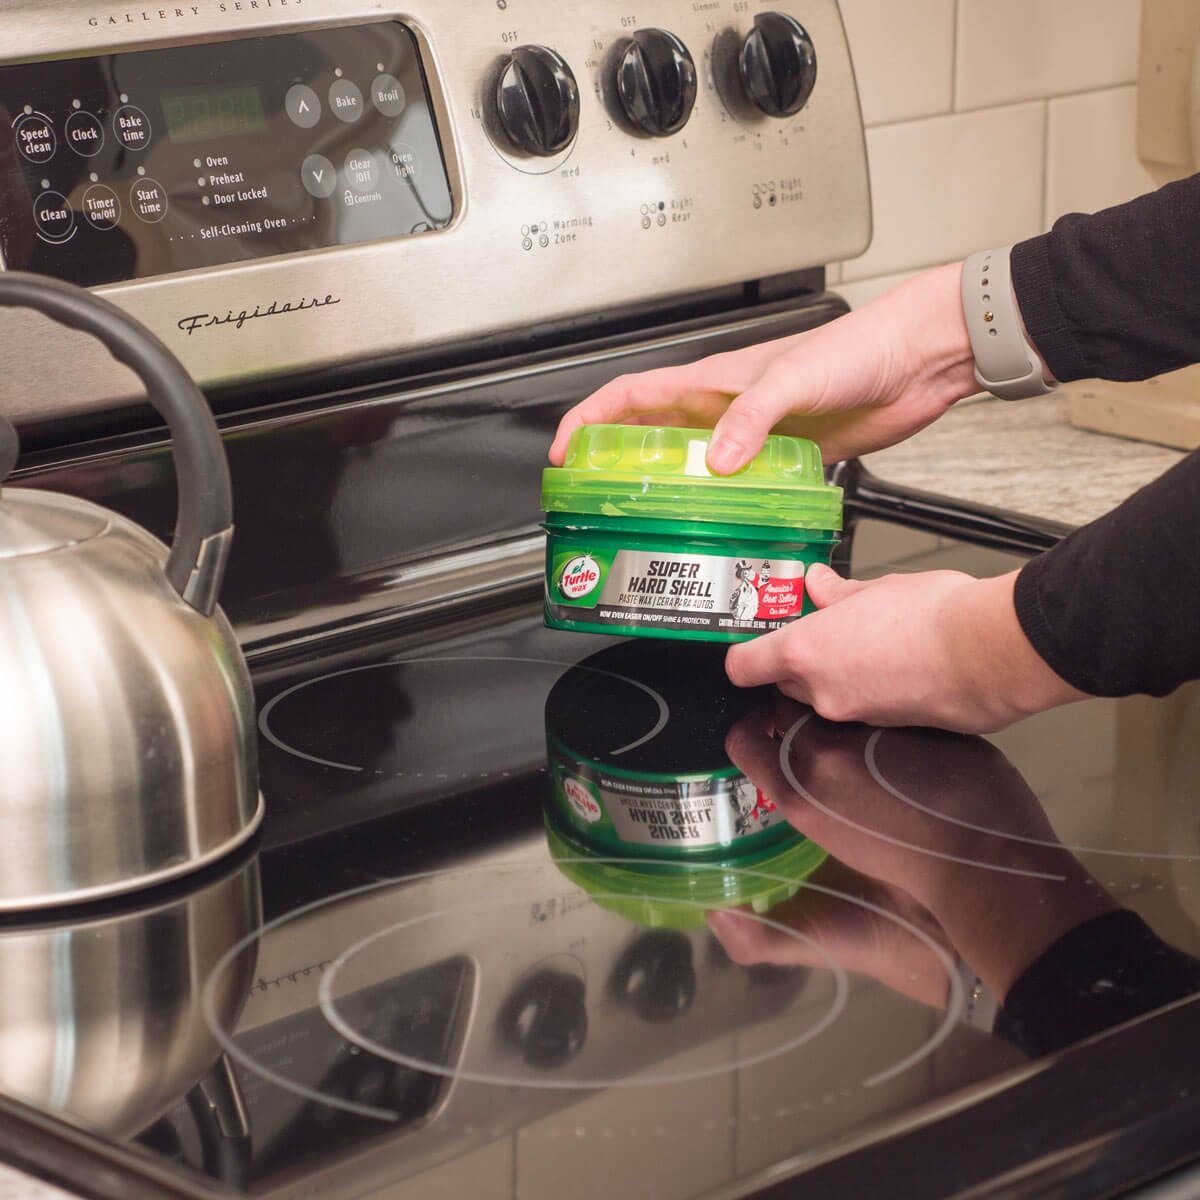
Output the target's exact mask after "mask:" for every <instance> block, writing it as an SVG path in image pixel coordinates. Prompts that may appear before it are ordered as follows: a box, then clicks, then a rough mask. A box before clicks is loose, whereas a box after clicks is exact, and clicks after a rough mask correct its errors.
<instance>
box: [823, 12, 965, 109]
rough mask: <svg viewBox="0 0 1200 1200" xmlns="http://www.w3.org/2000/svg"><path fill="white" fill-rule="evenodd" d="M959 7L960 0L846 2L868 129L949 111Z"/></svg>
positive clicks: (847, 20)
mask: <svg viewBox="0 0 1200 1200" xmlns="http://www.w3.org/2000/svg"><path fill="white" fill-rule="evenodd" d="M954 4H955V0H905V2H904V3H902V4H898V3H896V0H842V20H843V21H844V22H845V25H846V35H847V37H848V38H849V39H850V53H851V55H852V56H853V58H854V73H855V75H856V77H857V79H858V95H859V100H860V101H861V103H862V111H863V120H864V121H865V122H866V123H867V124H868V125H878V124H880V123H881V122H885V121H905V120H909V119H910V118H912V117H924V116H929V115H930V114H932V113H939V112H946V111H948V110H949V108H950V105H951V89H952V87H953V85H954Z"/></svg>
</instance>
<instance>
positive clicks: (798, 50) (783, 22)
mask: <svg viewBox="0 0 1200 1200" xmlns="http://www.w3.org/2000/svg"><path fill="white" fill-rule="evenodd" d="M738 73H739V74H740V75H741V77H742V86H743V87H744V88H745V89H746V95H747V96H749V97H750V100H751V101H752V102H753V104H754V105H755V107H757V108H759V109H761V110H762V111H763V112H765V113H766V114H767V116H769V117H790V116H792V115H793V114H795V113H798V112H799V111H800V110H801V109H802V108H803V107H804V105H805V104H806V103H807V101H808V98H809V96H810V95H812V90H813V84H814V83H816V82H817V52H816V49H815V48H814V47H813V44H812V38H810V37H809V36H808V34H807V33H806V32H805V29H804V26H803V25H801V24H800V22H799V21H797V20H795V18H793V17H789V16H786V15H785V14H784V13H776V12H766V13H759V14H758V16H756V17H755V18H754V28H753V29H752V30H751V31H750V33H748V34H747V35H746V40H745V41H744V42H743V43H742V52H741V55H740V56H739V58H738Z"/></svg>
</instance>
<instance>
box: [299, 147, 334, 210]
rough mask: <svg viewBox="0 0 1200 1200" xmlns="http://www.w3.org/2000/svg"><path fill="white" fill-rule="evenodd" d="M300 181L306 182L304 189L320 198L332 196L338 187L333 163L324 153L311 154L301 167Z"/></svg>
mask: <svg viewBox="0 0 1200 1200" xmlns="http://www.w3.org/2000/svg"><path fill="white" fill-rule="evenodd" d="M300 182H301V183H303V184H304V190H305V191H306V192H307V193H308V194H309V195H310V196H316V198H317V199H318V200H324V199H325V198H326V197H328V196H332V195H333V189H334V188H335V187H337V174H336V173H335V172H334V169H333V163H331V162H330V161H329V159H327V158H326V157H325V155H323V154H310V155H309V156H308V157H307V158H306V159H305V160H304V163H303V164H302V166H301V167H300Z"/></svg>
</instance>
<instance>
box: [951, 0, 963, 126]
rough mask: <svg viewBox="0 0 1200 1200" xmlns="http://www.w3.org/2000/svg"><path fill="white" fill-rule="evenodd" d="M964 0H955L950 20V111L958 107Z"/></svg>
mask: <svg viewBox="0 0 1200 1200" xmlns="http://www.w3.org/2000/svg"><path fill="white" fill-rule="evenodd" d="M961 5H962V0H954V15H953V17H952V18H951V22H950V111H951V112H954V111H955V109H956V108H957V107H958V62H959V53H958V10H959V8H960V7H961Z"/></svg>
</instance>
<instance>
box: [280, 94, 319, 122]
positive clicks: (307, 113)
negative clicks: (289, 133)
mask: <svg viewBox="0 0 1200 1200" xmlns="http://www.w3.org/2000/svg"><path fill="white" fill-rule="evenodd" d="M283 107H284V109H285V110H286V111H287V115H288V117H289V118H290V119H291V121H292V124H293V125H299V126H300V128H301V129H311V128H312V127H313V126H314V125H315V124H316V123H317V122H318V121H319V120H320V119H321V101H320V100H319V99H318V98H317V93H316V92H314V91H313V90H312V88H310V87H308V86H307V85H306V84H303V83H297V84H293V85H292V86H291V87H290V88H288V90H287V95H286V96H285V97H284V98H283Z"/></svg>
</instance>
